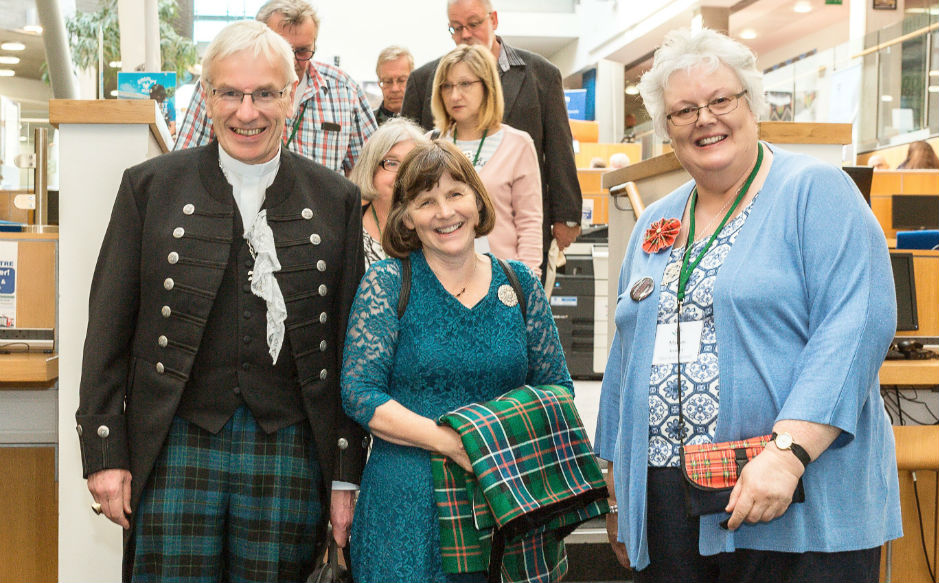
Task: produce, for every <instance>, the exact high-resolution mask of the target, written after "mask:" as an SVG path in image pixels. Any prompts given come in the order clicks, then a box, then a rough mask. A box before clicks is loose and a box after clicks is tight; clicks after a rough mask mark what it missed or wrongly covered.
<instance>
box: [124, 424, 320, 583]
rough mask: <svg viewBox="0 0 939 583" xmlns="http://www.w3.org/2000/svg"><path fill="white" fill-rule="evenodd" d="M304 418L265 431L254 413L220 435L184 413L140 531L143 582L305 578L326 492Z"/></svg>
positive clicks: (146, 501)
mask: <svg viewBox="0 0 939 583" xmlns="http://www.w3.org/2000/svg"><path fill="white" fill-rule="evenodd" d="M316 460H317V456H316V449H315V445H314V441H313V437H312V430H311V429H310V427H309V424H308V423H307V422H306V421H305V420H304V421H302V422H299V423H296V424H294V425H291V426H289V427H285V428H283V429H280V430H278V431H275V432H274V433H271V434H267V433H265V432H264V431H263V430H262V429H261V428H260V426H258V424H257V421H256V420H255V419H254V417H253V416H252V415H251V412H250V411H249V410H248V408H247V407H245V406H242V407H241V408H239V409H238V410H237V411H236V412H235V414H234V415H233V416H232V418H231V419H229V421H228V422H227V423H226V424H225V426H224V427H223V428H222V430H221V431H219V433H217V434H212V433H211V432H209V431H207V430H205V429H202V428H201V427H198V426H197V425H195V424H192V423H189V422H188V421H185V420H184V419H181V418H179V417H175V418H174V419H173V423H172V425H171V427H170V431H169V435H168V436H167V438H166V442H165V444H164V446H163V449H162V450H161V451H160V455H159V457H158V458H157V461H156V464H155V465H154V468H153V472H152V473H151V475H150V480H149V481H148V483H147V486H146V487H145V489H144V492H143V495H142V498H141V501H140V505H139V508H138V509H137V512H136V517H135V518H136V519H135V525H134V529H135V531H134V539H135V541H134V545H133V552H134V561H133V580H134V581H179V582H183V581H192V582H196V581H303V580H305V578H306V576H307V575H308V574H309V573H310V572H311V571H312V569H313V566H314V556H315V552H316V550H317V548H318V545H317V542H318V539H319V538H322V533H323V532H324V531H323V529H322V528H321V527H322V526H323V516H322V515H323V512H322V508H323V501H322V500H321V496H322V495H323V493H324V492H325V490H324V487H323V482H322V476H321V474H320V468H319V465H318V464H317V462H316Z"/></svg>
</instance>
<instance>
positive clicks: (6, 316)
mask: <svg viewBox="0 0 939 583" xmlns="http://www.w3.org/2000/svg"><path fill="white" fill-rule="evenodd" d="M18 252H19V244H18V243H17V242H16V241H0V328H13V327H14V326H16V255H17V253H18Z"/></svg>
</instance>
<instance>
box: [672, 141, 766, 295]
mask: <svg viewBox="0 0 939 583" xmlns="http://www.w3.org/2000/svg"><path fill="white" fill-rule="evenodd" d="M757 148H758V153H757V155H756V165H754V166H753V170H752V171H750V176H748V177H747V181H746V182H744V183H743V186H742V187H740V190H739V191H737V198H736V199H734V204H733V205H731V207H730V209H728V210H727V214H725V215H724V220H722V221H721V224H720V225H719V226H718V227H717V229H716V230H715V231H714V232H713V233H712V234H711V238H710V239H708V242H707V244H706V245H705V246H704V249H702V250H701V252H700V253H698V256H697V258H695V260H694V261H693V262H692V263H691V264H690V265H689V263H688V260H689V259H690V255H691V244H692V243H693V242H694V209H695V206H696V205H697V202H698V187H697V186H696V187H695V188H694V190H692V191H691V226H690V228H689V229H688V241H687V242H686V243H685V253H684V255H683V256H682V259H681V272H680V273H679V275H678V304H679V305H681V302H682V300H684V299H685V286H686V285H687V284H688V279H689V278H690V277H691V273H692V272H693V271H694V270H695V268H696V267H697V266H698V264H699V263H701V260H702V259H703V258H704V254H705V253H707V252H708V249H710V248H711V245H712V244H713V243H714V240H715V239H717V235H718V234H719V233H720V232H721V229H723V228H724V225H725V224H727V220H728V219H729V218H730V216H731V215H732V214H734V211H735V210H736V209H737V205H739V204H740V201H741V200H743V197H744V195H745V194H746V193H747V191H748V190H750V185H751V184H753V180H754V179H755V178H756V175H757V173H758V172H759V171H760V166H761V165H762V164H763V144H761V143H759V142H757Z"/></svg>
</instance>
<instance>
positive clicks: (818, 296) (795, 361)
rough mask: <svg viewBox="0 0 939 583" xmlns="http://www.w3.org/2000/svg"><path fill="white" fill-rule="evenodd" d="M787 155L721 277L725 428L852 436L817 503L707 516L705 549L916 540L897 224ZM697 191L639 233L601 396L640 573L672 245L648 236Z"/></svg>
mask: <svg viewBox="0 0 939 583" xmlns="http://www.w3.org/2000/svg"><path fill="white" fill-rule="evenodd" d="M764 145H768V144H764ZM772 150H773V153H774V154H775V157H774V159H773V163H772V166H771V168H770V172H769V175H768V177H767V179H766V182H765V184H764V185H763V188H762V190H761V192H760V194H759V196H758V197H757V198H756V199H755V200H754V202H753V207H752V209H751V212H750V216H749V217H748V218H747V221H746V223H745V224H744V226H743V228H742V229H741V231H740V233H739V235H738V237H737V240H736V243H735V244H734V246H733V247H732V249H731V251H730V253H729V254H728V256H727V258H726V260H725V261H724V264H723V266H722V267H721V269H720V272H719V273H718V275H717V279H716V282H715V285H714V321H715V327H716V330H717V346H718V355H719V359H720V415H719V418H718V422H717V428H716V439H717V441H725V440H732V439H742V438H745V437H752V436H755V435H763V434H767V433H770V432H771V430H772V427H773V424H774V422H775V421H777V420H780V419H799V420H805V421H812V422H815V423H823V424H828V425H833V426H836V427H838V428H840V429H841V430H842V433H841V435H840V436H839V437H838V438H837V439H836V440H835V442H834V443H833V444H832V446H831V447H830V448H829V449H828V450H827V451H825V452H824V453H823V454H822V455H821V456H820V457H819V458H818V459H817V460H815V461H814V462H813V463H811V464H810V465H809V467H808V468H807V469H806V471H805V475H804V477H803V480H804V484H805V496H806V500H805V502H804V503H802V504H793V505H792V506H790V507H789V509H788V510H787V511H786V513H785V514H784V515H783V516H781V517H780V518H777V519H776V520H773V521H772V522H769V523H760V524H757V525H748V524H744V525H743V526H741V527H740V528H739V529H737V531H736V532H729V531H726V530H723V529H720V528H719V527H718V523H719V522H720V521H721V520H723V519H725V518H726V517H727V515H726V514H724V513H720V514H712V515H708V516H704V517H702V519H701V526H700V533H699V550H700V552H701V554H702V555H713V554H716V553H720V552H729V551H733V550H734V549H735V548H747V549H762V550H771V551H785V552H805V551H820V552H837V551H847V550H857V549H867V548H873V547H877V546H880V545H881V544H883V543H884V542H885V541H887V540H890V539H894V538H898V537H900V536H902V527H901V518H900V500H899V486H898V480H897V469H896V461H895V452H894V443H893V432H892V430H891V427H890V421H889V418H888V417H887V414H886V412H885V410H884V405H883V400H882V399H881V396H880V385H879V381H878V371H879V369H880V365H881V363H882V362H883V359H884V355H885V354H886V352H887V347H888V346H889V344H890V341H891V339H892V338H893V336H894V332H895V330H896V321H897V315H896V300H895V297H894V286H893V279H892V275H891V267H890V260H889V256H888V252H887V244H886V240H885V238H884V233H883V231H882V230H881V228H880V226H879V225H878V224H877V221H876V219H875V218H874V215H873V214H872V213H871V211H870V209H869V208H868V207H867V205H866V204H865V203H864V200H863V199H862V198H861V196H860V194H859V193H858V191H857V189H856V188H855V186H854V184H853V183H852V182H851V181H850V179H849V178H848V177H847V175H845V174H844V173H843V172H841V171H839V170H838V169H836V168H835V167H833V166H831V165H828V164H824V163H822V162H820V161H818V160H816V159H814V158H811V157H808V156H804V155H800V154H793V153H791V152H786V151H784V150H781V149H779V148H776V147H772ZM691 188H692V184H691V183H688V184H686V185H684V186H682V187H681V188H679V189H677V190H676V191H674V192H672V193H671V194H670V195H668V196H667V197H665V198H664V199H662V200H660V201H657V202H656V203H654V204H652V205H650V206H649V207H648V208H647V209H646V211H645V213H643V215H642V216H641V217H640V219H639V221H638V224H637V225H636V228H635V230H634V231H633V234H632V236H631V237H630V241H629V247H628V249H627V254H626V259H625V261H624V262H623V267H622V271H621V273H620V279H619V293H618V297H617V299H616V316H615V318H616V334H615V335H614V338H613V344H612V348H611V349H610V358H609V361H608V363H607V367H606V373H605V374H604V377H603V387H602V392H601V396H600V414H599V419H598V424H597V438H596V443H595V447H596V452H597V455H598V456H600V457H601V458H603V459H606V460H611V461H612V462H613V463H614V479H615V484H616V498H617V502H618V504H619V539H620V541H622V542H624V543H625V544H626V548H627V550H628V552H629V558H630V561H631V562H632V565H633V567H634V568H636V569H643V568H645V567H646V566H647V565H648V564H649V551H648V543H647V539H646V520H655V517H654V516H651V517H647V516H646V474H647V466H648V442H649V374H650V367H651V361H652V347H653V342H654V339H655V327H656V310H657V307H658V303H659V289H660V287H659V285H658V283H659V282H661V279H662V273H663V271H664V269H665V265H666V262H667V259H668V250H663V251H661V252H659V253H655V254H648V253H646V252H644V251H643V250H642V247H641V244H642V235H643V233H644V232H645V230H646V229H647V228H648V226H649V224H650V223H652V222H653V221H656V220H658V219H661V218H663V217H669V218H672V217H674V218H681V216H682V212H683V209H684V208H685V204H686V202H687V200H688V196H689V195H690V194H691ZM647 276H650V277H652V279H653V280H654V281H655V282H656V286H655V290H654V291H653V292H652V294H651V295H649V296H648V297H647V298H645V299H644V300H642V301H640V302H636V301H633V300H632V299H631V298H630V296H629V290H630V288H631V286H632V285H633V283H635V282H636V281H637V280H639V279H641V278H643V277H647ZM675 504H676V505H683V500H675Z"/></svg>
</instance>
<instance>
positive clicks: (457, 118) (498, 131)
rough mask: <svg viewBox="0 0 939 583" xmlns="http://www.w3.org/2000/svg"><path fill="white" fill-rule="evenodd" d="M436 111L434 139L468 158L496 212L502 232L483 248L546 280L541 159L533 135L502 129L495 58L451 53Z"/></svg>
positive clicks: (437, 81) (442, 69)
mask: <svg viewBox="0 0 939 583" xmlns="http://www.w3.org/2000/svg"><path fill="white" fill-rule="evenodd" d="M430 105H431V111H432V112H433V114H434V125H435V126H436V130H435V131H434V133H435V134H439V135H440V136H441V137H442V138H444V139H447V140H450V141H451V142H452V143H453V144H455V145H456V146H457V148H459V149H460V150H462V151H463V153H464V154H466V156H467V158H469V160H470V162H471V163H472V164H473V167H474V168H475V169H476V171H477V172H479V176H480V178H482V181H483V184H485V185H486V189H487V190H488V191H489V196H490V198H491V199H492V204H493V206H494V207H495V209H496V226H495V228H494V229H493V230H492V233H490V234H489V236H488V237H487V238H486V240H484V241H479V242H477V247H478V248H479V249H480V250H481V251H486V250H490V249H491V250H492V253H493V254H494V255H495V256H496V257H499V258H501V259H517V260H518V261H521V262H522V263H524V264H525V265H527V266H528V267H530V268H531V269H532V270H533V271H535V273H538V274H540V273H541V260H542V248H543V242H542V240H543V239H542V237H543V235H542V228H543V221H544V209H543V203H542V199H541V170H540V169H539V166H538V154H537V153H536V152H535V144H534V142H532V140H531V137H530V136H529V135H528V134H527V133H525V132H523V131H521V130H517V129H515V128H513V127H510V126H507V125H505V124H503V123H502V114H503V111H504V107H505V106H504V103H503V97H502V82H501V81H500V80H499V70H498V67H497V65H496V61H495V59H494V58H493V56H492V53H490V52H489V50H488V49H486V48H484V47H482V46H479V45H460V46H458V47H457V48H455V49H453V50H452V51H450V52H449V53H447V54H446V55H445V56H444V57H443V58H442V59H440V63H439V64H438V65H437V72H436V74H435V75H434V90H433V95H432V96H431V104H430Z"/></svg>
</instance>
